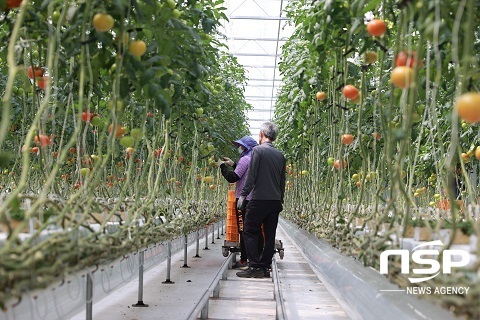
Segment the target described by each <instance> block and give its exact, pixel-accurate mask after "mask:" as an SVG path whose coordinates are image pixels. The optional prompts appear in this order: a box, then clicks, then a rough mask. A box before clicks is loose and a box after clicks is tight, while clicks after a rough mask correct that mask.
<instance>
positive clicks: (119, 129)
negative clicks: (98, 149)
mask: <svg viewBox="0 0 480 320" xmlns="http://www.w3.org/2000/svg"><path fill="white" fill-rule="evenodd" d="M112 131H113V124H111V125H110V126H108V133H110V134H112ZM113 134H114V135H115V138H120V137H121V136H123V128H122V126H121V125H119V124H117V127H116V128H115V132H114V133H113Z"/></svg>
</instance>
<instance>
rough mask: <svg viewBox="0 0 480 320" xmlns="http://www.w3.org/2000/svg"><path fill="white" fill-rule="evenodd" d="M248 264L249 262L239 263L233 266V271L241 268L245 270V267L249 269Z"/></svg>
mask: <svg viewBox="0 0 480 320" xmlns="http://www.w3.org/2000/svg"><path fill="white" fill-rule="evenodd" d="M247 266H248V264H247V261H242V260H240V261H237V262H236V263H235V264H234V265H233V266H232V269H240V268H243V267H247Z"/></svg>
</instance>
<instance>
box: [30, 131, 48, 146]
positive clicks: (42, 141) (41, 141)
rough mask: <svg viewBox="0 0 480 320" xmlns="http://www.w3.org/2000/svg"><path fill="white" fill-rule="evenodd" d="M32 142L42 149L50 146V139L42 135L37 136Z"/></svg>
mask: <svg viewBox="0 0 480 320" xmlns="http://www.w3.org/2000/svg"><path fill="white" fill-rule="evenodd" d="M33 140H34V141H35V143H36V144H37V146H38V145H40V146H42V147H46V146H48V145H49V144H50V138H49V137H48V136H46V135H44V134H39V135H38V136H35V137H34V138H33Z"/></svg>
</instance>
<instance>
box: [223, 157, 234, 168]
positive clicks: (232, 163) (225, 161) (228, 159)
mask: <svg viewBox="0 0 480 320" xmlns="http://www.w3.org/2000/svg"><path fill="white" fill-rule="evenodd" d="M222 159H223V162H224V163H225V164H228V165H229V166H230V167H233V165H234V164H235V162H233V160H232V159H230V158H227V157H223V158H222Z"/></svg>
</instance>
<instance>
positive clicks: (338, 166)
mask: <svg viewBox="0 0 480 320" xmlns="http://www.w3.org/2000/svg"><path fill="white" fill-rule="evenodd" d="M333 166H334V167H335V169H337V170H340V169H343V168H346V167H347V161H346V160H343V162H341V161H340V160H335V162H334V163H333Z"/></svg>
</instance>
